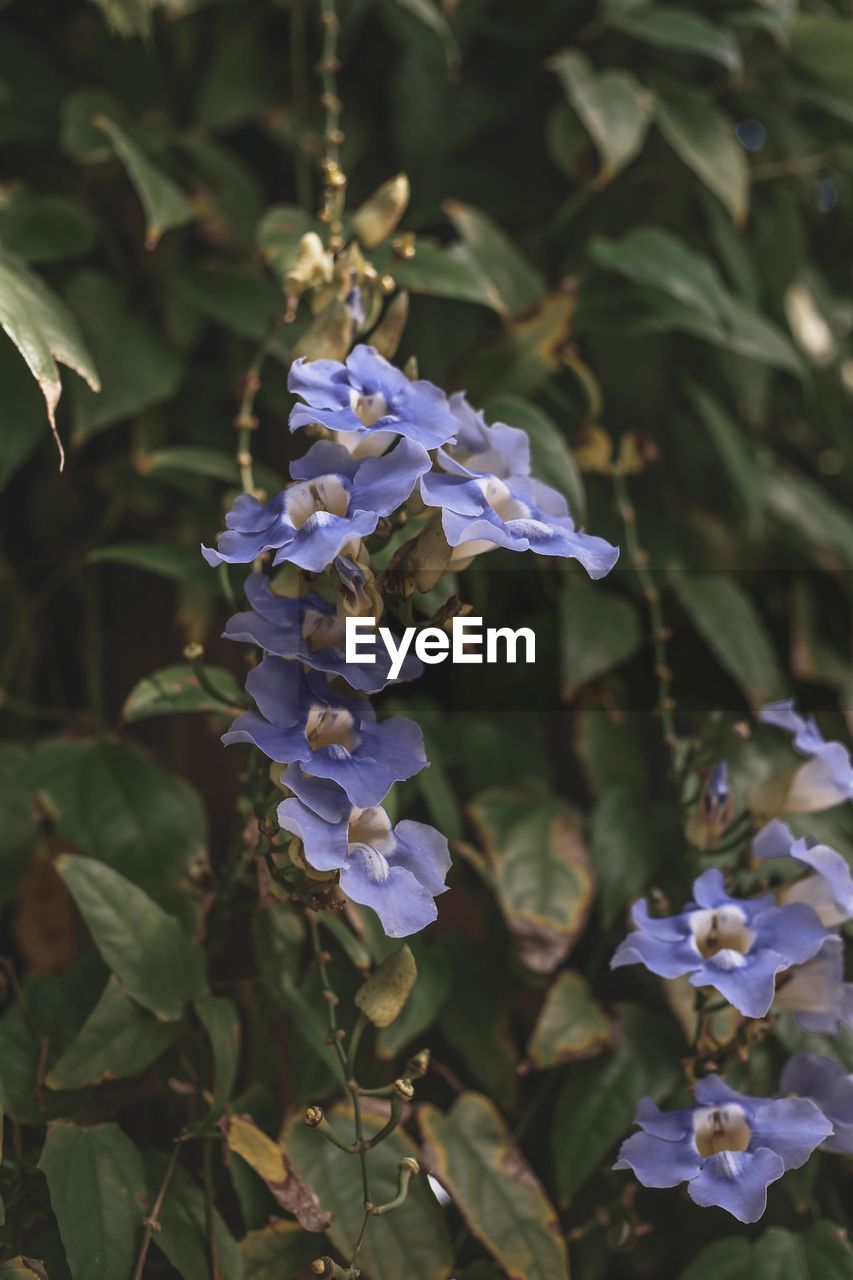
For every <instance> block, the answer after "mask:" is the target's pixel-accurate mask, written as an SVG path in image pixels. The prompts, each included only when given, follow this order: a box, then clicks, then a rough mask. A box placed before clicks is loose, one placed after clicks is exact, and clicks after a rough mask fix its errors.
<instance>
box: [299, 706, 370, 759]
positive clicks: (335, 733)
mask: <svg viewBox="0 0 853 1280" xmlns="http://www.w3.org/2000/svg"><path fill="white" fill-rule="evenodd" d="M305 737H306V738H307V740H308V745H309V747H310V748H311V750H312V751H322V750H323V749H324V748H328V747H338V748H339V749H342V750H344V751H353V750H354V749H355V747H356V746H357V745H358V735H357V734H356V732H355V721H354V720H353V718H352V716H351V715H350V713H349V711H347V710H346V708H344V707H323V706H314V707H312V708H311V710H310V711H309V712H308V719H307V721H306V722H305Z"/></svg>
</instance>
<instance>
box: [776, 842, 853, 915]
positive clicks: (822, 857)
mask: <svg viewBox="0 0 853 1280" xmlns="http://www.w3.org/2000/svg"><path fill="white" fill-rule="evenodd" d="M752 853H753V856H754V857H756V858H761V859H765V858H791V859H793V861H794V862H797V863H799V864H800V866H801V867H804V868H808V869H809V870H810V871H813V872H814V875H809V876H806V877H805V879H803V880H796V881H794V882H793V883H792V884H786V885H785V886H784V888H783V889H782V890H781V892H780V894H779V901H780V902H806V903H808V905H809V906H810V907H814V909H815V911H816V912H817V914H818V916H819V917H820V920H821V923H822V924H825V925H826V926H827V928H832V927H833V926H834V925H837V924H843V922H844V921H845V920H851V919H853V876H851V875H850V867H849V864H848V862H847V859H846V858H844V857H842V855H841V854H840V853H837V852H836V851H835V849H831V848H830V846H829V845H828V844H821V843H820V841H819V840H816V839H815V838H814V836H801V837H800V838H799V839H798V838H797V837H796V836H795V835H794V833H793V831H792V830H791V828H790V827H789V826H788V824H787V823H786V822H782V821H781V819H779V818H774V820H773V821H772V822H768V823H767V825H766V826H765V827H762V828H761V830H760V831H759V833H758V835H757V836H756V837H755V839H754V840H753V842H752Z"/></svg>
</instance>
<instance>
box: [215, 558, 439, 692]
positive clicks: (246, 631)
mask: <svg viewBox="0 0 853 1280" xmlns="http://www.w3.org/2000/svg"><path fill="white" fill-rule="evenodd" d="M245 591H246V595H247V597H248V600H249V603H250V605H251V606H252V608H251V611H248V612H245V613H235V614H234V616H233V617H232V618H229V619H228V622H227V624H226V627H225V632H224V635H225V638H226V639H228V640H239V641H242V642H244V643H248V644H257V645H260V647H261V648H262V649H264V650H265V651H266V652H267V653H272V654H275V655H276V656H277V657H279V658H295V659H297V660H298V661H299V662H304V663H305V665H306V666H309V667H311V668H313V670H315V671H326V672H328V673H329V674H330V675H337V676H343V678H344V680H346V681H347V683H348V684H349V685H350V686H351V687H352V688H353V689H358V690H359V691H360V692H361V693H378V692H379V690H380V689H384V688H385V686H386V684H388V680H389V674H388V673H389V668H390V666H391V659H390V657H389V655H388V652H387V649H383V648H382V647H381V646H380V647H378V648H377V651H376V661H375V662H374V663H358V662H347V660H346V650H345V632H344V623H343V621H342V619H341V618H339V617H338V614H337V611H336V609H335V606H334V605H332V604H328V603H327V602H326V601H325V600H324V599H323V598H322V596H319V595H317V594H316V592H311V593H310V594H308V595H306V596H277V595H276V594H275V593H274V592H273V590H272V588H271V586H270V583H269V579H268V578H267V577H266V576H265V575H264V574H263V573H252V574H250V575H249V577H248V578H247V579H246V585H245ZM422 670H423V664H422V663H421V662H419V661H418V659H417V658H415V657H414V656H413V655H411V654H407V655H406V657H405V659H404V660H403V666H402V669H401V671H400V675H399V676H398V677H397V680H396V681H394V683H398V682H399V681H401V680H414V678H415V677H416V676H418V675H420V673H421V671H422Z"/></svg>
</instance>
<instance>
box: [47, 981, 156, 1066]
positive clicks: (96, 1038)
mask: <svg viewBox="0 0 853 1280" xmlns="http://www.w3.org/2000/svg"><path fill="white" fill-rule="evenodd" d="M179 1029H180V1028H179V1026H178V1025H177V1024H176V1023H163V1022H158V1021H157V1019H156V1018H153V1017H152V1016H151V1014H150V1013H148V1012H147V1011H146V1010H145V1009H140V1007H139V1006H138V1005H137V1004H134V1002H133V1001H132V1000H129V999H128V997H127V996H126V995H125V994H124V992H123V991H122V989H121V985H120V984H119V982H118V980H117V979H116V978H115V977H111V978H110V980H109V982H108V983H107V985H106V987H105V988H104V992H103V995H102V996H101V998H100V1000H99V1001H98V1003H97V1004H96V1005H95V1008H94V1009H93V1010H92V1012H91V1013H90V1014H89V1017H88V1018H87V1019H86V1021H85V1022H84V1024H83V1026H82V1027H81V1029H80V1031H79V1033H78V1034H77V1036H76V1038H75V1039H74V1040H73V1041H72V1042H71V1044H70V1045H69V1046H68V1048H67V1049H66V1050H65V1052H64V1053H63V1054H62V1055H61V1057H60V1058H59V1060H58V1061H57V1062H56V1063H55V1064H54V1066H53V1067H52V1068H51V1070H50V1071H49V1072H48V1075H47V1079H46V1081H45V1083H46V1084H47V1087H48V1088H49V1089H82V1088H84V1087H85V1086H86V1085H93V1084H101V1082H102V1081H104V1080H121V1079H124V1078H126V1077H128V1076H137V1075H141V1073H142V1072H143V1071H144V1070H145V1068H146V1067H147V1066H149V1065H150V1064H151V1063H152V1062H154V1061H155V1060H156V1059H157V1058H159V1057H160V1055H161V1053H165V1051H166V1049H168V1048H169V1046H170V1045H171V1044H173V1043H174V1041H175V1039H176V1037H177V1035H178V1032H179Z"/></svg>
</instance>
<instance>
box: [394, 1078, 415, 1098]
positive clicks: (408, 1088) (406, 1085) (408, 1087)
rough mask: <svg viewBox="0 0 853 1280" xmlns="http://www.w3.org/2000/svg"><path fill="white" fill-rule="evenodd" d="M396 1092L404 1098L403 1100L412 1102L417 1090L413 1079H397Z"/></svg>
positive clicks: (395, 1082) (399, 1096)
mask: <svg viewBox="0 0 853 1280" xmlns="http://www.w3.org/2000/svg"><path fill="white" fill-rule="evenodd" d="M393 1089H394V1092H395V1093H396V1095H397V1097H398V1098H402V1100H403V1102H411V1100H412V1098H413V1097H414V1096H415V1090H414V1087H413V1085H412V1082H411V1080H395V1081H394V1084H393Z"/></svg>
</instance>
